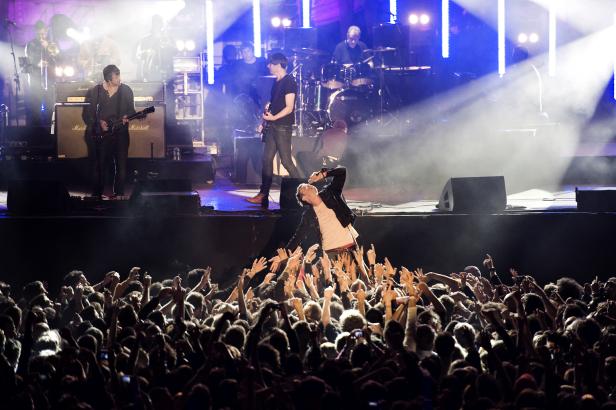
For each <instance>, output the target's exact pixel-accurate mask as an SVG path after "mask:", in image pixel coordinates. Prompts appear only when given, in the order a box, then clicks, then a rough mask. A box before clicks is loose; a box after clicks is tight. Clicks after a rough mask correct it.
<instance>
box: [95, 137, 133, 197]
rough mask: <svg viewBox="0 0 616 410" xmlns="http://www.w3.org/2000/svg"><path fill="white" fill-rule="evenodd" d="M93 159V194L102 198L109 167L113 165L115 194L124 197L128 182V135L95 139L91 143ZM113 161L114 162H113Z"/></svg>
mask: <svg viewBox="0 0 616 410" xmlns="http://www.w3.org/2000/svg"><path fill="white" fill-rule="evenodd" d="M90 145H91V159H92V163H93V167H94V170H93V173H92V175H93V183H94V188H93V190H92V194H93V195H94V196H101V195H102V194H103V192H104V190H105V179H106V176H107V175H108V173H109V172H108V170H109V165H110V164H113V171H114V174H113V193H114V195H124V182H125V181H126V161H127V159H128V145H129V137H128V133H126V132H123V133H119V134H118V135H113V136H108V137H103V138H102V139H94V140H93V141H92V142H91V144H90ZM112 161H113V162H112Z"/></svg>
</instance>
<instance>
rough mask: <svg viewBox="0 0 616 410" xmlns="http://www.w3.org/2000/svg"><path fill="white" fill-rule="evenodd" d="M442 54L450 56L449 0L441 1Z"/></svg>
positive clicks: (445, 56) (446, 56)
mask: <svg viewBox="0 0 616 410" xmlns="http://www.w3.org/2000/svg"><path fill="white" fill-rule="evenodd" d="M441 32H442V34H441V54H442V56H443V58H449V0H442V1H441Z"/></svg>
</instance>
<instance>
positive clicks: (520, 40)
mask: <svg viewBox="0 0 616 410" xmlns="http://www.w3.org/2000/svg"><path fill="white" fill-rule="evenodd" d="M527 41H528V36H527V35H526V33H520V34H518V43H520V44H524V43H526V42H527Z"/></svg>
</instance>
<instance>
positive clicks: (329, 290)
mask: <svg viewBox="0 0 616 410" xmlns="http://www.w3.org/2000/svg"><path fill="white" fill-rule="evenodd" d="M333 295H334V288H333V287H332V286H328V287H326V288H325V289H323V297H324V298H325V299H331V298H332V296H333Z"/></svg>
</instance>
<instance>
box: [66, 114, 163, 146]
mask: <svg viewBox="0 0 616 410" xmlns="http://www.w3.org/2000/svg"><path fill="white" fill-rule="evenodd" d="M85 105H86V104H56V112H55V116H56V127H55V129H56V139H57V142H58V145H57V147H58V158H86V157H87V156H88V146H87V144H86V140H85V130H86V125H85V123H84V122H83V120H82V119H81V112H82V110H83V107H84V106H85ZM128 129H129V132H130V145H129V147H128V157H129V158H150V157H152V158H164V157H165V106H164V105H162V104H160V105H155V111H154V112H153V113H151V114H148V116H147V117H146V118H144V119H138V120H134V121H131V122H130V124H129V128H128Z"/></svg>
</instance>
